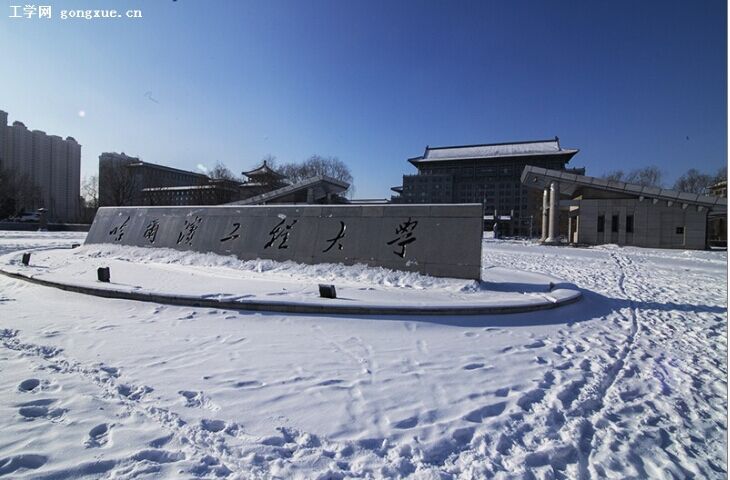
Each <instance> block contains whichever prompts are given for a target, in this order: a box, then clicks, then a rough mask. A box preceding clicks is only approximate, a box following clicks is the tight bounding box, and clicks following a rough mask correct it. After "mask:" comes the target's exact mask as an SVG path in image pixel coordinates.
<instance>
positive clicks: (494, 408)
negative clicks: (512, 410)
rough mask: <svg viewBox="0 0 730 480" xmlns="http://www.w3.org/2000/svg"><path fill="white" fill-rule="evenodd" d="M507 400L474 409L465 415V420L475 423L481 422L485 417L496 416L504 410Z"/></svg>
mask: <svg viewBox="0 0 730 480" xmlns="http://www.w3.org/2000/svg"><path fill="white" fill-rule="evenodd" d="M506 406H507V402H499V403H494V404H492V405H486V406H484V407H481V408H477V409H476V410H472V411H471V412H469V413H468V414H466V416H465V417H464V420H466V421H468V422H473V423H481V422H482V421H483V420H484V419H485V418H490V417H496V416H498V415H500V414H501V413H502V412H504V409H505V407H506Z"/></svg>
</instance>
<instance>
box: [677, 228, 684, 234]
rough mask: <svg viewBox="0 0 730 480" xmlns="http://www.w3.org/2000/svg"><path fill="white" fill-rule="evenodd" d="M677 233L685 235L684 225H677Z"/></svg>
mask: <svg viewBox="0 0 730 480" xmlns="http://www.w3.org/2000/svg"><path fill="white" fill-rule="evenodd" d="M677 235H684V227H677Z"/></svg>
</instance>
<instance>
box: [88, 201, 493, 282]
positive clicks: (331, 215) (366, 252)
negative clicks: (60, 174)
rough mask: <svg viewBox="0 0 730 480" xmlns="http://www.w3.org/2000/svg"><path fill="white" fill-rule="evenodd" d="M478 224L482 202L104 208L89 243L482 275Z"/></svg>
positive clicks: (441, 274)
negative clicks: (458, 203)
mask: <svg viewBox="0 0 730 480" xmlns="http://www.w3.org/2000/svg"><path fill="white" fill-rule="evenodd" d="M482 231H483V226H482V206H481V204H466V205H464V204H462V205H368V206H359V205H336V206H332V205H328V206H316V205H315V206H313V205H277V206H245V207H244V206H237V205H230V206H229V205H221V206H212V207H102V208H100V209H99V211H98V213H97V214H96V217H95V218H94V223H93V224H92V226H91V230H90V231H89V234H88V236H87V237H86V244H87V245H89V244H100V243H110V244H119V245H130V246H137V247H152V248H155V247H165V248H173V249H176V250H191V251H196V252H212V253H217V254H221V255H235V256H236V257H238V258H240V259H242V260H252V259H256V258H261V259H271V260H277V261H286V260H292V261H295V262H301V263H308V264H316V263H343V264H346V265H354V264H357V263H363V264H367V265H370V266H380V267H386V268H391V269H397V270H408V271H417V272H421V273H425V274H429V275H433V276H439V277H456V278H468V279H479V277H480V273H481V256H482Z"/></svg>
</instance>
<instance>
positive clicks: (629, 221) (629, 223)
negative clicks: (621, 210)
mask: <svg viewBox="0 0 730 480" xmlns="http://www.w3.org/2000/svg"><path fill="white" fill-rule="evenodd" d="M626 233H634V216H633V215H626Z"/></svg>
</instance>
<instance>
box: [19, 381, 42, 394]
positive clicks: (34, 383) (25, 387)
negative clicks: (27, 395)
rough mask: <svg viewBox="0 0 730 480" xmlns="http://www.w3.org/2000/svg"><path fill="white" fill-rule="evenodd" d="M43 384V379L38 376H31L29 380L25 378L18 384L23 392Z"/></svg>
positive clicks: (30, 390)
mask: <svg viewBox="0 0 730 480" xmlns="http://www.w3.org/2000/svg"><path fill="white" fill-rule="evenodd" d="M40 384H41V381H40V380H38V379H37V378H29V379H27V380H23V381H22V382H20V385H18V390H20V391H21V392H32V391H33V390H35V389H36V388H38V386H39V385H40Z"/></svg>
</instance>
